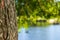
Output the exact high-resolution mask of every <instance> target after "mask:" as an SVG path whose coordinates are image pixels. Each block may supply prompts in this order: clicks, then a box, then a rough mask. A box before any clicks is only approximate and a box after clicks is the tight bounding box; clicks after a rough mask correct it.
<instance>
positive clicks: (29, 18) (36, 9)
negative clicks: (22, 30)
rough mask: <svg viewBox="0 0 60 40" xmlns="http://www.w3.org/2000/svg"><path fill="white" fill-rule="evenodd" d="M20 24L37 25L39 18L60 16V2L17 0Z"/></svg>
mask: <svg viewBox="0 0 60 40" xmlns="http://www.w3.org/2000/svg"><path fill="white" fill-rule="evenodd" d="M16 1H17V2H16V10H17V16H18V18H19V19H18V26H19V27H20V26H24V27H26V28H27V26H31V25H37V23H36V20H37V18H38V16H39V18H45V19H50V18H54V17H58V16H59V17H60V2H54V0H16Z"/></svg>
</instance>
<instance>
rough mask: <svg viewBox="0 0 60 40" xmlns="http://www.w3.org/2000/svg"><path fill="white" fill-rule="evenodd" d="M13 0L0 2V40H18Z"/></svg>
mask: <svg viewBox="0 0 60 40" xmlns="http://www.w3.org/2000/svg"><path fill="white" fill-rule="evenodd" d="M17 30H18V28H17V21H16V11H15V0H1V2H0V40H18V31H17Z"/></svg>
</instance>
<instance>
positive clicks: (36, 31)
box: [18, 25, 60, 40]
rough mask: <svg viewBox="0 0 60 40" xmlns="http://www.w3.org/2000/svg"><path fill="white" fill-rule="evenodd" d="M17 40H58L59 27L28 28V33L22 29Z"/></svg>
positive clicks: (59, 34)
mask: <svg viewBox="0 0 60 40" xmlns="http://www.w3.org/2000/svg"><path fill="white" fill-rule="evenodd" d="M18 40H60V25H49V26H48V27H30V28H29V29H28V32H26V31H25V29H24V28H22V29H21V32H20V33H18Z"/></svg>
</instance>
